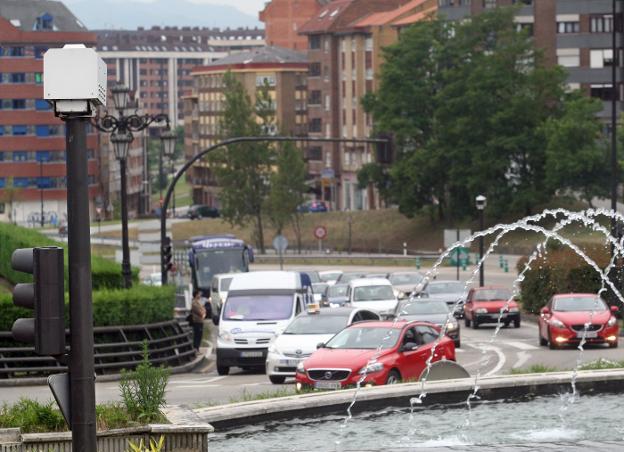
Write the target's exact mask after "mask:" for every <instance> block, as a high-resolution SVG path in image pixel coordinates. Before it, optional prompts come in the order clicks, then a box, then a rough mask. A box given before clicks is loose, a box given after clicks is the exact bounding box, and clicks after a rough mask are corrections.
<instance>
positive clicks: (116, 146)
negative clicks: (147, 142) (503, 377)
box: [93, 83, 176, 289]
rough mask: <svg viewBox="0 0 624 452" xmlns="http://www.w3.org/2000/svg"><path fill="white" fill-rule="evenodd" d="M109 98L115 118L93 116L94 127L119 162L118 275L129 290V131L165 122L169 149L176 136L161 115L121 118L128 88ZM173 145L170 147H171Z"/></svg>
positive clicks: (121, 87) (131, 137) (115, 91)
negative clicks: (107, 137) (106, 137)
mask: <svg viewBox="0 0 624 452" xmlns="http://www.w3.org/2000/svg"><path fill="white" fill-rule="evenodd" d="M110 91H111V95H112V98H113V103H114V104H115V109H116V110H117V116H113V115H110V114H108V112H106V114H105V115H104V117H99V116H98V117H96V118H95V119H94V121H93V126H94V127H95V128H96V129H98V130H100V131H101V132H107V133H110V134H111V137H110V140H111V143H112V144H113V152H114V154H115V158H116V159H117V160H118V161H119V172H120V175H121V181H120V182H121V242H122V255H123V258H122V263H121V274H122V276H123V279H124V287H126V288H127V289H129V288H130V287H131V286H132V269H131V266H130V245H129V239H128V199H127V198H128V194H127V188H128V187H127V179H126V173H127V171H126V166H127V165H126V164H127V159H128V153H129V151H130V145H131V144H132V142H133V141H134V135H133V133H132V132H140V131H142V130H145V129H146V128H147V127H149V126H150V124H153V123H165V125H166V129H165V130H164V131H163V132H161V141H162V144H163V147H167V149H169V147H170V146H173V147H174V148H175V141H176V136H175V132H173V131H172V130H171V127H170V121H169V116H167V115H166V114H164V113H161V114H158V115H147V114H146V115H139V114H138V113H137V112H136V111H135V112H134V113H133V114H131V115H129V116H125V115H124V110H125V109H126V108H128V106H129V103H130V89H129V88H128V87H126V86H124V85H122V84H120V83H117V84H116V85H115V86H113V87H112V88H111V89H110ZM171 142H173V145H172V144H170V143H171Z"/></svg>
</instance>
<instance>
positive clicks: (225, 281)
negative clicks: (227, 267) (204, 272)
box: [221, 278, 232, 292]
mask: <svg viewBox="0 0 624 452" xmlns="http://www.w3.org/2000/svg"><path fill="white" fill-rule="evenodd" d="M231 283H232V278H222V279H221V292H227V291H228V290H230V284H231Z"/></svg>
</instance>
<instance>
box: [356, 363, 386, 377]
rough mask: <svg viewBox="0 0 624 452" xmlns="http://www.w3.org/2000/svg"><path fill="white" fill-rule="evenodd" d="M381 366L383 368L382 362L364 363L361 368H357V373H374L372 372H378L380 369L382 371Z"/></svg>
mask: <svg viewBox="0 0 624 452" xmlns="http://www.w3.org/2000/svg"><path fill="white" fill-rule="evenodd" d="M383 368H384V365H383V363H372V364H368V365H366V366H364V367H362V368H361V369H360V370H359V372H358V373H359V374H360V375H362V374H372V373H374V372H380V371H382V370H383Z"/></svg>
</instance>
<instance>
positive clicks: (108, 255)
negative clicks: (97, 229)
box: [91, 244, 117, 260]
mask: <svg viewBox="0 0 624 452" xmlns="http://www.w3.org/2000/svg"><path fill="white" fill-rule="evenodd" d="M116 249H117V248H116V247H114V246H109V245H93V244H92V245H91V254H92V255H94V256H99V257H102V258H104V259H112V260H114V259H115V250H116Z"/></svg>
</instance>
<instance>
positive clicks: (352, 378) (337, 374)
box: [296, 321, 455, 390]
mask: <svg viewBox="0 0 624 452" xmlns="http://www.w3.org/2000/svg"><path fill="white" fill-rule="evenodd" d="M439 334H440V329H439V327H437V326H436V325H433V324H431V323H428V322H405V321H399V322H397V323H394V322H389V321H386V322H377V321H372V322H362V323H355V324H353V325H351V326H349V327H347V328H345V329H344V330H342V331H341V332H340V333H338V334H336V335H335V336H334V337H333V338H331V339H330V340H329V342H327V343H326V344H319V349H318V350H317V351H315V352H314V353H313V354H312V355H311V356H310V357H309V358H308V359H306V360H305V361H303V362H302V363H299V366H298V367H297V374H296V378H297V389H298V390H300V389H302V388H304V387H306V388H315V389H340V388H344V387H349V386H354V385H356V384H357V382H358V381H359V380H360V378H361V377H362V374H364V373H366V378H365V379H364V381H363V382H362V384H363V385H369V384H372V385H384V384H394V383H398V382H400V381H401V380H417V379H418V378H419V377H420V375H421V374H422V372H423V370H425V368H426V367H427V359H429V357H430V356H431V350H432V347H433V343H434V342H435V340H436V339H437V338H438V336H439ZM379 347H381V351H378V350H379ZM375 357H376V358H375ZM442 359H448V360H451V361H455V345H454V344H453V341H452V340H451V339H449V338H448V337H446V336H444V337H443V338H442V339H441V340H440V342H439V343H438V346H437V347H436V350H435V354H434V356H433V359H432V362H435V361H440V360H442Z"/></svg>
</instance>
